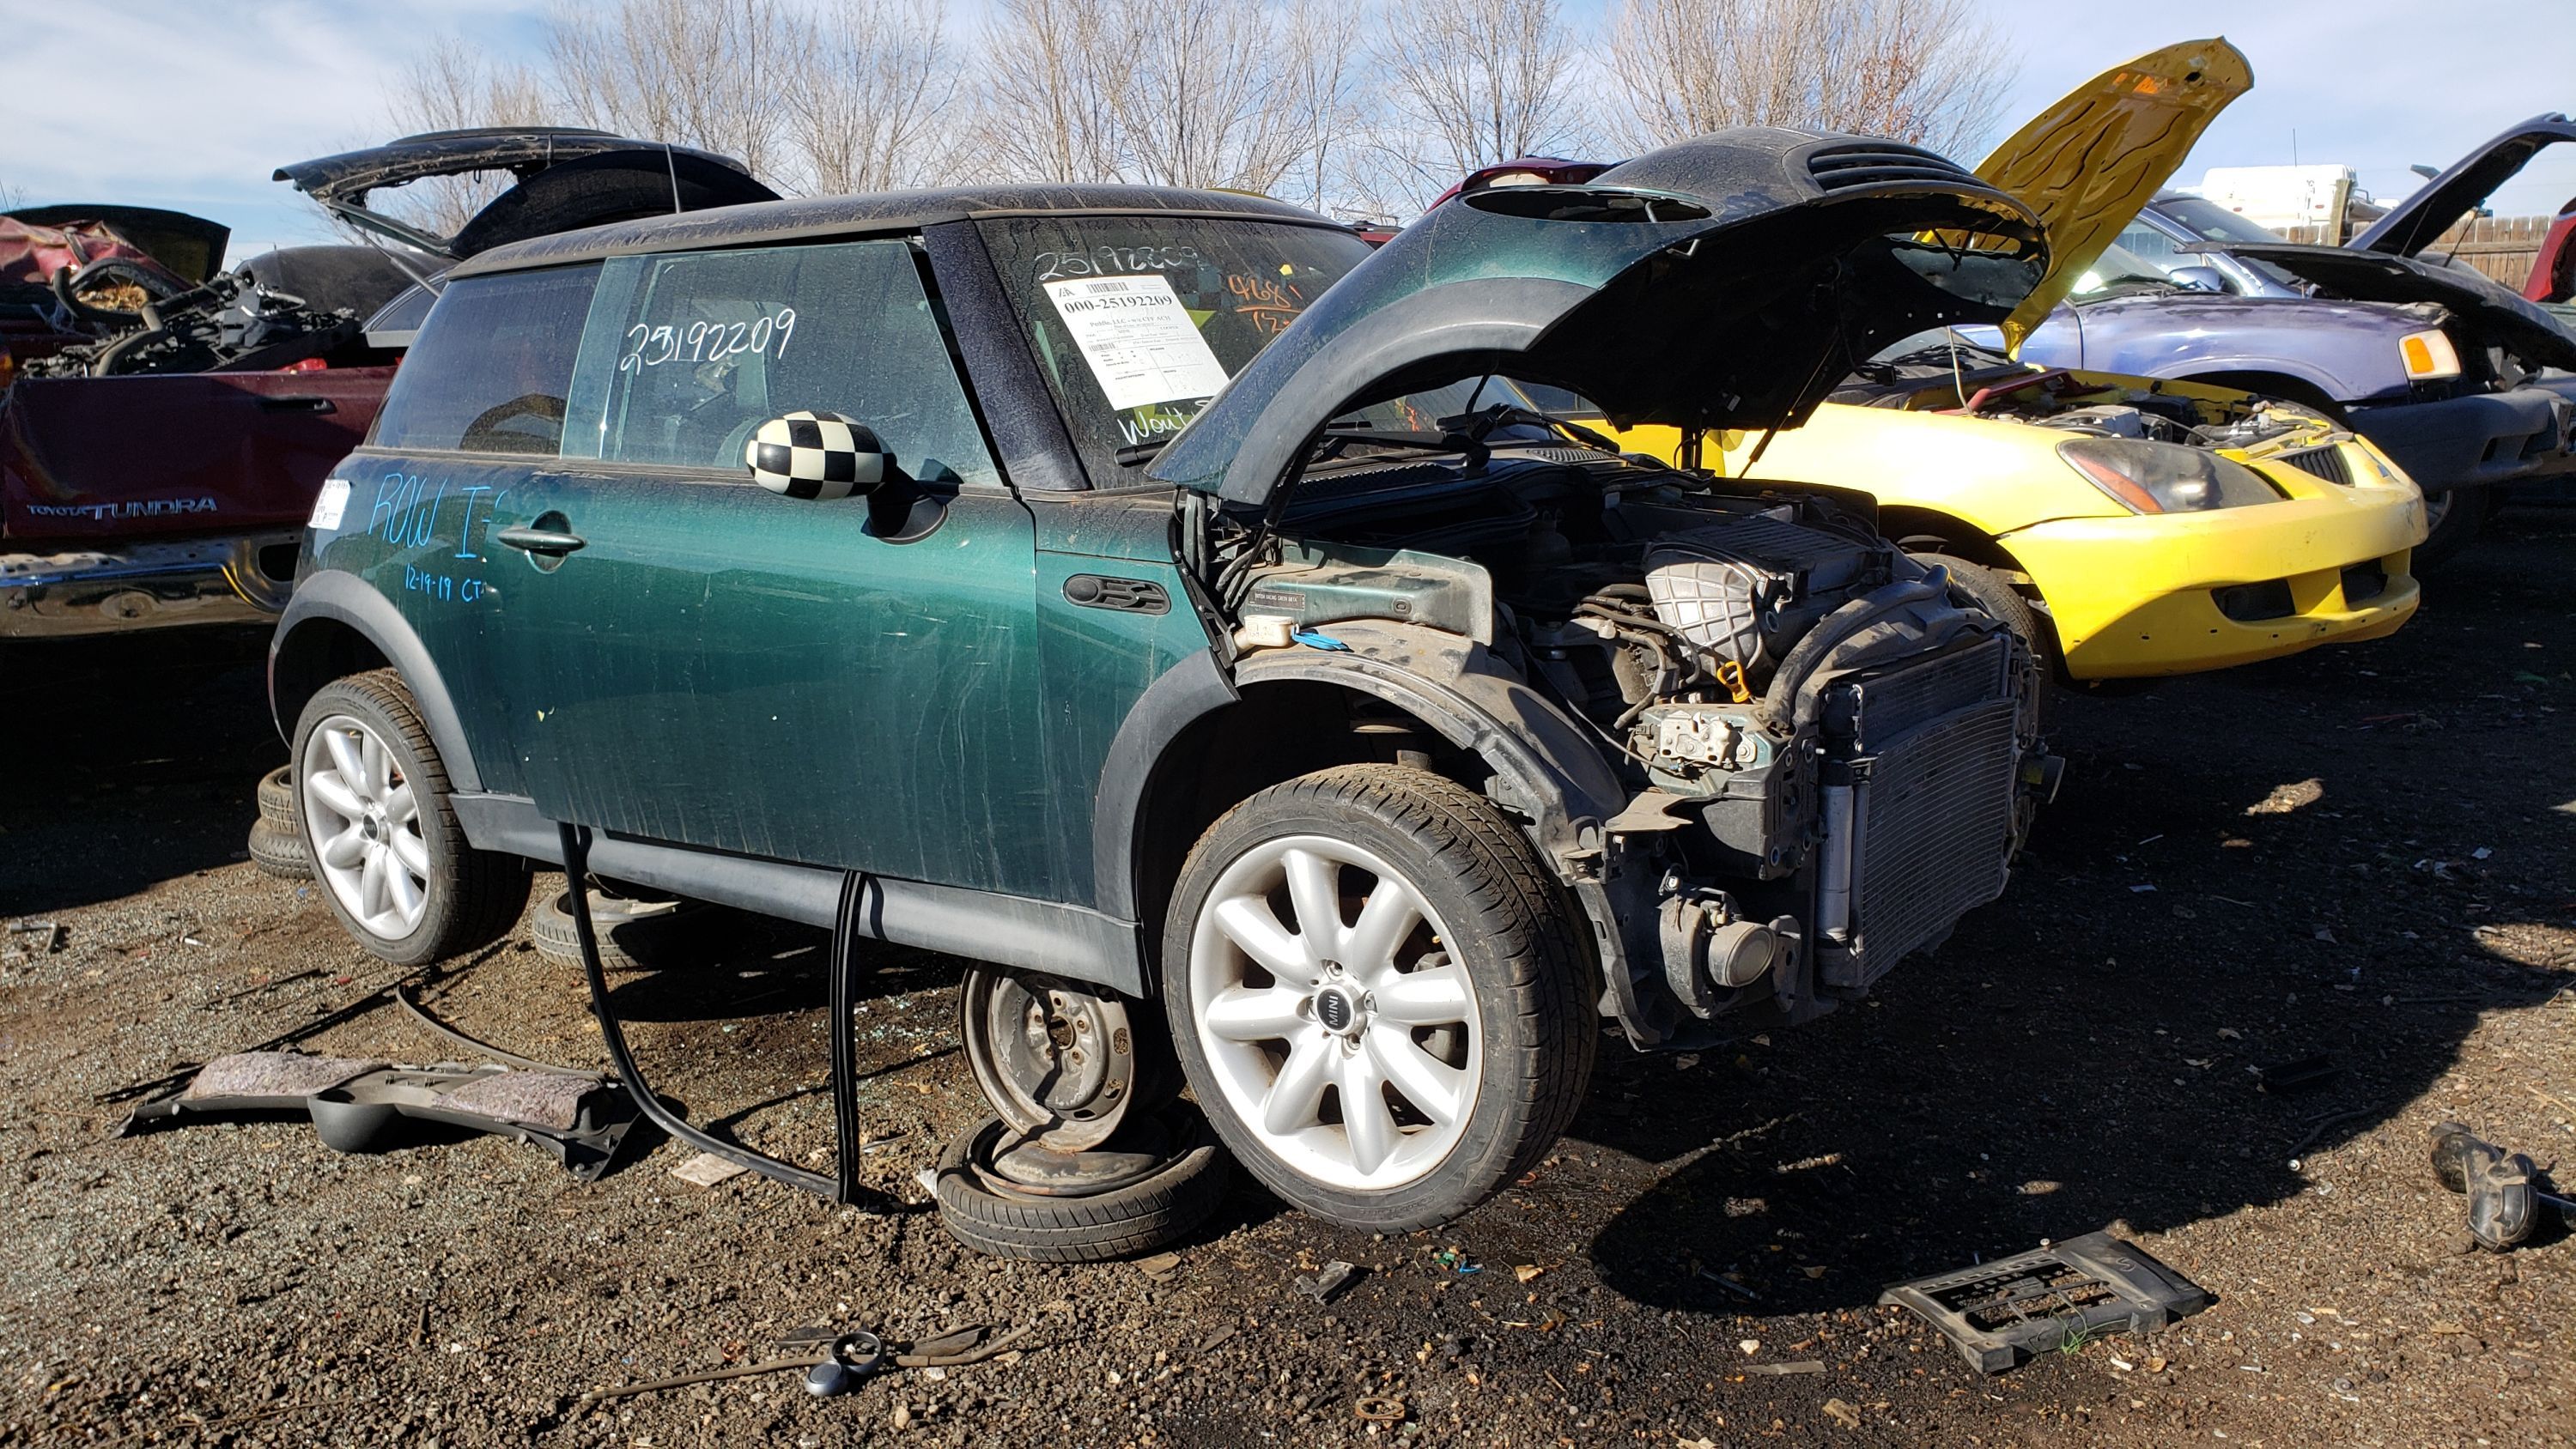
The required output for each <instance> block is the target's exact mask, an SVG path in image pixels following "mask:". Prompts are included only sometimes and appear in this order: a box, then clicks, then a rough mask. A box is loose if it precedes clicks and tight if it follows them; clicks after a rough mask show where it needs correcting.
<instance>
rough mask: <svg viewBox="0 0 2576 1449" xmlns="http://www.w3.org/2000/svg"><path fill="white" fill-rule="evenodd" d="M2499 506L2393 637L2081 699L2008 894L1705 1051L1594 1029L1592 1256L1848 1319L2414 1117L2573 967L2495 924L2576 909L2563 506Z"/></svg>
mask: <svg viewBox="0 0 2576 1449" xmlns="http://www.w3.org/2000/svg"><path fill="white" fill-rule="evenodd" d="M2502 532H2503V534H2504V535H2505V536H2504V537H2501V538H2497V539H2491V540H2488V541H2486V542H2485V543H2483V544H2481V546H2480V549H2479V551H2478V552H2477V553H2474V554H2472V555H2470V556H2469V557H2468V558H2467V559H2464V560H2463V561H2462V563H2461V565H2460V566H2459V567H2457V568H2456V569H2454V570H2453V571H2451V572H2450V573H2447V574H2445V575H2443V576H2441V577H2439V578H2437V579H2436V580H2434V581H2433V582H2432V584H2431V585H2430V586H2428V589H2427V598H2428V600H2432V601H2433V602H2432V603H2430V604H2428V606H2427V607H2426V608H2425V610H2424V611H2423V612H2422V614H2421V615H2420V616H2419V618H2418V619H2417V621H2415V622H2414V623H2413V624H2410V626H2409V627H2408V628H2407V629H2406V630H2405V631H2402V632H2401V633H2400V634H2398V635H2397V636H2394V637H2393V638H2391V639H2389V640H2387V641H2384V642H2381V643H2377V644H2370V645H2363V646H2358V647H2355V648H2350V649H2329V650H2320V651H2316V652H2313V653H2310V654H2307V655H2303V656H2299V657H2296V658H2293V659H2288V660H2283V661H2278V662H2275V663H2272V664H2266V665H2258V666H2253V667H2250V668H2247V669H2243V670H2238V671H2233V672H2231V673H2228V674H2224V675H2219V676H2212V677H2208V678H2204V679H2197V680H2184V681H2176V682H2174V683H2172V684H2169V685H2167V686H2164V687H2162V688H2160V689H2159V690H2157V691H2155V692H2154V693H2152V694H2150V695H2148V696H2145V697H2142V698H2135V699H2113V700H2093V699H2079V700H2074V701H2070V702H2069V704H2068V706H2067V707H2066V709H2065V710H2064V711H2063V714H2062V717H2061V719H2060V720H2059V722H2058V724H2057V725H2056V727H2055V728H2056V732H2057V734H2058V736H2059V738H2058V740H2057V743H2058V745H2059V746H2060V748H2061V749H2062V750H2064V751H2065V752H2066V753H2068V754H2069V755H2070V757H2071V762H2070V768H2069V770H2068V776H2067V785H2066V788H2065V790H2064V792H2063V793H2062V795H2061V796H2060V798H2059V800H2058V801H2057V803H2056V805H2055V806H2054V807H2053V808H2052V809H2051V810H2050V811H2049V812H2048V813H2047V814H2046V815H2045V816H2043V818H2042V820H2041V823H2040V826H2039V828H2038V830H2037V832H2036V834H2035V836H2034V839H2033V840H2032V842H2031V846H2030V849H2029V851H2028V852H2027V853H2026V854H2025V856H2024V858H2023V860H2022V861H2021V863H2020V864H2019V866H2018V867H2017V869H2016V871H2015V874H2014V880H2013V883H2012V888H2011V890H2010V892H2009V894H2008V895H2007V896H2006V898H2005V899H2004V900H2003V901H2001V902H1998V903H1997V904H1995V905H1992V906H1988V907H1986V908H1985V909H1983V910H1981V911H1978V912H1976V913H1974V914H1973V915H1971V916H1970V917H1969V918H1968V919H1967V920H1966V921H1965V922H1963V923H1962V925H1961V927H1960V929H1959V931H1958V932H1957V934H1956V935H1955V936H1954V937H1953V938H1952V939H1951V940H1950V941H1949V942H1948V943H1946V944H1945V945H1944V946H1943V948H1942V949H1941V950H1940V951H1939V952H1938V953H1937V954H1935V955H1931V956H1918V957H1916V958H1914V959H1912V960H1910V961H1907V962H1905V963H1903V964H1902V965H1900V966H1899V967H1898V968H1897V970H1896V971H1895V972H1894V973H1893V974H1891V975H1890V976H1889V977H1888V978H1886V979H1885V980H1884V981H1882V982H1881V983H1880V987H1879V989H1878V990H1877V991H1876V992H1874V994H1873V995H1872V997H1871V998H1870V999H1868V1000H1866V1001H1864V1002H1861V1003H1858V1004H1855V1005H1851V1006H1847V1007H1846V1008H1844V1009H1843V1010H1842V1011H1840V1012H1838V1013H1837V1014H1835V1015H1834V1016H1832V1017H1829V1018H1827V1019H1825V1020H1824V1021H1821V1022H1818V1023H1815V1024H1813V1025H1811V1026H1809V1027H1806V1028H1803V1029H1797V1030H1784V1031H1775V1032H1769V1033H1764V1034H1763V1035H1762V1036H1761V1038H1759V1039H1745V1040H1739V1041H1737V1042H1734V1043H1731V1044H1729V1045H1727V1046H1724V1047H1721V1048H1717V1049H1712V1050H1710V1051H1707V1052H1704V1053H1701V1054H1699V1055H1697V1056H1696V1057H1688V1058H1674V1057H1668V1056H1657V1057H1645V1056H1636V1055H1632V1054H1630V1053H1628V1052H1627V1051H1625V1050H1624V1049H1623V1048H1621V1047H1620V1046H1618V1045H1617V1044H1616V1043H1614V1042H1605V1044H1604V1045H1605V1048H1606V1050H1605V1052H1604V1054H1603V1058H1602V1068H1601V1070H1600V1071H1599V1072H1598V1073H1597V1074H1596V1076H1595V1078H1594V1084H1593V1090H1592V1095H1591V1098H1590V1100H1589V1103H1588V1104H1587V1107H1586V1109H1585V1111H1584V1112H1583V1114H1582V1115H1581V1116H1580V1117H1579V1118H1578V1119H1577V1121H1576V1122H1575V1124H1574V1127H1573V1129H1572V1134H1571V1135H1572V1136H1573V1137H1575V1138H1577V1139H1580V1140H1582V1141H1588V1142H1591V1143H1594V1144H1598V1145H1599V1146H1602V1147H1606V1148H1612V1149H1615V1150H1617V1151H1618V1152H1621V1153H1626V1154H1629V1155H1631V1156H1633V1157H1635V1158H1638V1159H1642V1160H1643V1163H1644V1164H1646V1165H1647V1166H1646V1168H1645V1170H1646V1171H1647V1172H1649V1173H1651V1174H1652V1177H1651V1180H1650V1181H1649V1182H1647V1183H1645V1184H1643V1185H1642V1186H1641V1188H1640V1189H1639V1190H1637V1191H1635V1192H1634V1195H1633V1196H1632V1197H1631V1198H1630V1200H1628V1201H1627V1202H1626V1203H1624V1205H1622V1206H1620V1207H1618V1208H1617V1209H1616V1210H1615V1211H1614V1212H1613V1214H1612V1216H1611V1218H1610V1220H1609V1222H1608V1223H1607V1224H1606V1225H1605V1226H1604V1227H1603V1229H1602V1230H1601V1231H1600V1232H1599V1233H1598V1234H1597V1236H1596V1238H1595V1240H1594V1242H1593V1244H1592V1255H1593V1257H1594V1259H1595V1261H1596V1266H1597V1268H1598V1270H1599V1272H1600V1273H1601V1275H1602V1277H1603V1279H1604V1281H1605V1282H1607V1283H1608V1284H1610V1285H1611V1286H1612V1287H1614V1288H1616V1289H1617V1290H1619V1291H1620V1292H1623V1293H1625V1294H1627V1295H1629V1296H1630V1297H1632V1298H1634V1299H1637V1300H1639V1301H1641V1302H1645V1303H1650V1304H1655V1305H1659V1306H1664V1307H1673V1308H1686V1309H1696V1310H1702V1311H1711V1312H1729V1313H1744V1312H1763V1313H1793V1312H1814V1311H1818V1310H1825V1309H1839V1308H1849V1307H1854V1306H1859V1305H1863V1304H1867V1303H1870V1302H1872V1301H1874V1300H1875V1298H1876V1296H1877V1294H1878V1292H1879V1290H1880V1289H1881V1288H1882V1287H1884V1286H1885V1285H1887V1284H1889V1283H1892V1282H1897V1281H1901V1280H1903V1279H1907V1278H1912V1277H1918V1276H1921V1275H1923V1274H1926V1273H1931V1272H1936V1271H1941V1270H1945V1269H1949V1268H1955V1267H1962V1266H1966V1265H1968V1264H1970V1263H1972V1262H1975V1261H1979V1260H1980V1259H1990V1258H1993V1257H1995V1256H1998V1255H2001V1254H2006V1253H2011V1252H2017V1251H2020V1250H2023V1249H2026V1248H2030V1247H2033V1246H2036V1245H2037V1244H2038V1243H2039V1242H2040V1241H2041V1240H2042V1239H2052V1238H2053V1239H2064V1238H2068V1237H2072V1236H2075V1235H2077V1234H2079V1233H2083V1232H2088V1231H2092V1230H2095V1229H2098V1228H2101V1227H2104V1226H2105V1225H2109V1224H2126V1225H2128V1226H2130V1227H2134V1228H2136V1229H2138V1230H2141V1231H2158V1230H2170V1229H2173V1228H2176V1227H2179V1226H2182V1225H2184V1224H2188V1223H2192V1222H2195V1221H2200V1220H2205V1219H2210V1218H2214V1217H2219V1216H2223V1215H2226V1214H2228V1213H2231V1212H2234V1211H2236V1210H2238V1209H2239V1208H2241V1207H2244V1206H2248V1205H2261V1204H2268V1203H2274V1202H2279V1201H2282V1200H2285V1199H2287V1198H2289V1197H2291V1196H2294V1195H2296V1194H2299V1193H2301V1192H2307V1191H2328V1192H2330V1191H2331V1190H2332V1187H2331V1183H2330V1182H2324V1183H2322V1184H2321V1183H2320V1181H2319V1179H2318V1176H2317V1175H2316V1174H2314V1173H2313V1172H2311V1171H2302V1170H2301V1169H2300V1167H2299V1166H2296V1165H2294V1164H2295V1163H2299V1162H2303V1161H2305V1160H2306V1159H2310V1158H2315V1157H2318V1156H2320V1155H2324V1154H2330V1153H2331V1152H2332V1151H2333V1149H2334V1148H2335V1147H2336V1146H2337V1145H2339V1144H2341V1143H2344V1142H2346V1141H2349V1140H2351V1139H2352V1138H2353V1137H2355V1136H2356V1135H2358V1134H2360V1133H2363V1132H2366V1131H2369V1130H2370V1129H2372V1128H2373V1127H2376V1126H2379V1125H2381V1124H2383V1123H2385V1122H2387V1121H2389V1120H2391V1119H2392V1118H2395V1117H2397V1116H2399V1115H2400V1114H2402V1113H2403V1112H2404V1111H2405V1110H2406V1109H2407V1108H2408V1107H2409V1105H2410V1104H2412V1103H2414V1102H2416V1101H2417V1100H2418V1099H2419V1098H2422V1097H2424V1096H2425V1095H2426V1094H2427V1093H2428V1092H2430V1091H2433V1090H2434V1089H2435V1087H2436V1084H2438V1083H2439V1082H2440V1081H2441V1079H2442V1078H2443V1076H2444V1075H2445V1074H2446V1073H2447V1072H2448V1071H2450V1070H2451V1068H2452V1066H2453V1064H2454V1063H2455V1062H2456V1060H2457V1059H2458V1053H2459V1048H2460V1045H2461V1043H2462V1042H2463V1041H2464V1040H2465V1038H2466V1037H2467V1036H2468V1034H2469V1033H2470V1032H2471V1031H2472V1030H2473V1029H2474V1028H2475V1027H2476V1025H2477V1022H2478V1019H2479V1015H2480V1013H2482V1012H2486V1011H2491V1010H2506V1009H2512V1008H2516V1007H2524V1006H2530V1005H2533V1004H2535V1003H2537V1002H2540V1001H2543V1000H2545V999H2547V998H2548V997H2549V996H2551V995H2552V994H2554V993H2555V992H2557V991H2559V990H2561V989H2562V988H2563V987H2565V985H2566V984H2567V978H2566V976H2565V974H2564V972H2563V969H2548V968H2552V967H2556V968H2563V967H2565V966H2568V965H2576V962H2560V961H2546V960H2534V959H2529V953H2528V952H2521V953H2518V952H2517V951H2516V950H2515V949H2513V947H2512V943H2513V942H2514V941H2515V940H2516V939H2517V938H2516V934H2515V928H2516V926H2517V925H2518V924H2524V923H2532V922H2538V923H2544V924H2547V925H2553V926H2556V927H2559V928H2564V927H2565V926H2566V925H2567V924H2569V922H2570V920H2571V919H2576V901H2571V900H2569V895H2570V893H2569V892H2568V891H2567V889H2566V888H2565V886H2564V885H2563V882H2564V880H2566V879H2568V878H2569V877H2568V875H2567V874H2566V870H2567V866H2568V864H2569V861H2568V855H2569V851H2568V849H2567V845H2568V841H2567V839H2566V835H2567V832H2566V831H2565V829H2564V815H2563V814H2562V813H2561V812H2564V811H2567V810H2569V809H2570V808H2571V804H2576V754H2571V752H2570V751H2568V750H2567V749H2566V748H2565V747H2564V745H2565V741H2566V739H2567V723H2566V715H2565V714H2564V713H2562V712H2561V711H2563V710H2564V709H2565V706H2566V703H2567V700H2568V694H2567V683H2568V679H2567V675H2566V672H2565V671H2566V667H2567V661H2569V660H2570V659H2576V628H2571V626H2570V621H2569V619H2568V614H2567V610H2566V608H2565V605H2564V602H2563V601H2564V599H2565V597H2566V595H2567V592H2568V590H2569V589H2570V588H2571V586H2576V514H2569V513H2555V514H2541V515H2538V516H2536V517H2530V518H2523V517H2517V518H2515V519H2514V520H2513V521H2512V522H2510V523H2509V524H2508V525H2507V527H2506V528H2505V529H2503V530H2502ZM2543 660H2547V661H2550V662H2549V663H2547V664H2545V665H2544V664H2542V663H2541V661H2543ZM2302 1076H2306V1077H2310V1078H2313V1080H2311V1081H2308V1082H2307V1083H2305V1084H2301V1083H2300V1082H2299V1080H2298V1079H2299V1078H2301V1077H2302ZM2285 1078H2286V1079H2288V1080H2287V1083H2286V1084H2284V1082H2283V1079H2285ZM2326 1176H2330V1173H2329V1174H2326ZM2175 1266H2177V1267H2180V1268H2182V1269H2183V1270H2184V1271H2185V1272H2186V1273H2188V1271H2189V1265H2188V1264H2176V1265H2175ZM1720 1280H1724V1281H1720Z"/></svg>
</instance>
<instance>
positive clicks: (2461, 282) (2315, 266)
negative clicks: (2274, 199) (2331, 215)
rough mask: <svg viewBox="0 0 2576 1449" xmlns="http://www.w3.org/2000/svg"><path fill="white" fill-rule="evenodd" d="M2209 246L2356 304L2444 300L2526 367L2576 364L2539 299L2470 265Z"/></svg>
mask: <svg viewBox="0 0 2576 1449" xmlns="http://www.w3.org/2000/svg"><path fill="white" fill-rule="evenodd" d="M2205 250H2211V251H2225V252H2227V253H2228V254H2229V255H2231V256H2239V257H2246V258H2249V259H2251V260H2254V261H2258V262H2270V263H2271V264H2272V265H2274V266H2276V267H2279V268H2280V269H2281V270H2283V271H2285V272H2288V273H2289V274H2291V275H2292V276H2294V277H2297V278H2298V279H2299V280H2301V281H2303V282H2307V283H2310V284H2312V285H2314V286H2317V287H2320V288H2322V289H2324V290H2325V291H2326V292H2328V293H2331V294H2332V295H2334V296H2337V297H2344V298H2349V299H2350V300H2352V301H2356V302H2438V303H2440V304H2441V305H2442V306H2444V307H2447V308H2449V309H2450V310H2451V312H2452V314H2453V315H2454V316H2456V317H2458V318H2459V319H2460V320H2461V321H2462V322H2464V323H2466V324H2467V325H2468V326H2469V327H2471V328H2473V329H2475V330H2476V333H2477V335H2478V337H2479V339H2480V340H2482V341H2485V342H2490V343H2493V344H2495V345H2496V346H2499V347H2502V348H2504V349H2505V350H2506V351H2508V352H2511V353H2513V354H2514V355H2515V356H2516V357H2519V358H2520V359H2522V361H2523V364H2524V365H2525V366H2527V367H2563V368H2570V369H2576V334H2571V333H2569V332H2568V331H2567V329H2566V328H2565V327H2563V326H2561V325H2560V324H2559V322H2558V319H2557V318H2555V317H2552V316H2551V315H2550V314H2549V312H2548V311H2547V309H2545V308H2543V307H2542V306H2541V305H2540V304H2539V303H2537V302H2531V301H2526V300H2524V299H2523V298H2522V297H2520V296H2517V295H2516V294H2515V293H2514V292H2513V291H2511V290H2510V289H2508V288H2507V287H2505V286H2504V284H2502V283H2500V282H2497V281H2495V280H2493V279H2492V278H2489V277H2487V276H2485V275H2483V274H2482V273H2478V272H2473V271H2470V270H2469V269H2468V268H2466V267H2437V266H2434V265H2432V264H2431V263H2428V262H2422V261H2418V260H2416V259H2415V258H2413V257H2401V256H2391V255H2389V254H2387V253H2385V252H2372V251H2361V250H2358V249H2357V247H2355V246H2340V247H2318V246H2301V245H2299V244H2297V243H2295V242H2278V243H2271V242H2266V243H2262V244H2260V245H2257V244H2253V243H2247V242H2234V243H2230V244H2228V245H2226V246H2224V247H2218V246H2212V247H2208V248H2205Z"/></svg>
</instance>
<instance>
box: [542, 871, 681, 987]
mask: <svg viewBox="0 0 2576 1449" xmlns="http://www.w3.org/2000/svg"><path fill="white" fill-rule="evenodd" d="M716 914H717V913H716V909H715V907H713V906H710V905H708V904H706V903H705V902H703V901H690V900H680V901H669V900H647V899H639V898H636V897H631V896H624V895H618V894H614V893H612V892H610V891H607V890H604V889H595V890H593V891H592V892H591V893H590V927H591V930H592V931H593V932H595V933H596V934H597V936H598V938H599V964H600V965H601V966H602V967H604V968H606V969H608V970H610V971H620V970H624V971H645V970H650V969H652V968H654V967H656V966H669V965H674V964H683V965H685V964H692V963H691V962H690V961H689V960H688V959H686V958H688V957H689V956H691V955H692V954H693V953H694V952H696V951H697V950H698V949H700V947H701V946H702V944H703V942H704V938H705V935H706V928H707V927H708V926H710V925H712V924H713V922H714V921H715V919H716ZM528 942H529V944H531V945H533V946H535V947H536V948H537V953H538V954H539V955H541V956H545V957H547V958H549V959H551V960H556V961H570V962H573V963H575V964H579V962H580V961H581V937H580V935H579V934H578V933H576V932H575V931H574V930H573V924H572V892H571V891H568V890H563V891H557V892H555V893H554V894H553V895H551V896H549V897H547V898H546V902H545V904H543V905H541V906H539V907H537V910H536V914H535V915H534V916H532V917H531V918H530V919H529V922H528Z"/></svg>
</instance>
